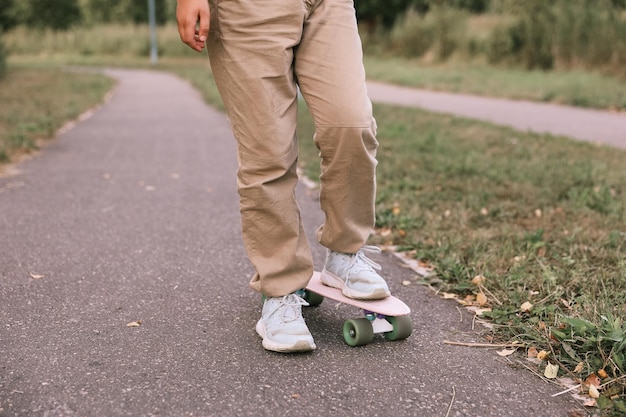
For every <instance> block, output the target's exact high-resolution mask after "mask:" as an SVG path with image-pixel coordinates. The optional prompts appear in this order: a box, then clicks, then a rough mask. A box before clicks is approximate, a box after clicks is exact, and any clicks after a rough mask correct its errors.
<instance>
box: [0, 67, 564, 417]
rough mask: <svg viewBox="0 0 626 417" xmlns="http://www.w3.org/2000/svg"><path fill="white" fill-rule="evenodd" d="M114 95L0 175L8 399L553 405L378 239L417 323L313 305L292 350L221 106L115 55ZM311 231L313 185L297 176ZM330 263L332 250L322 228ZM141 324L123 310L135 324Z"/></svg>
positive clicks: (409, 406)
mask: <svg viewBox="0 0 626 417" xmlns="http://www.w3.org/2000/svg"><path fill="white" fill-rule="evenodd" d="M107 73H108V74H110V75H111V76H113V77H115V78H116V79H118V81H119V85H118V86H117V88H116V89H115V93H114V95H113V97H112V99H111V100H110V101H108V102H107V103H106V104H105V105H104V106H102V108H100V109H99V110H98V111H96V112H95V114H94V115H93V116H92V117H91V118H89V119H87V120H85V121H83V122H81V123H78V124H77V125H76V126H75V127H74V128H73V129H71V130H69V131H67V132H65V133H63V134H62V135H60V137H59V138H58V140H55V141H54V142H52V143H51V144H50V145H49V146H46V148H45V149H44V150H43V151H42V152H41V153H40V154H39V155H38V156H36V157H34V158H31V159H29V160H27V161H25V162H23V163H22V164H20V165H19V170H20V171H21V173H20V174H18V175H14V176H11V177H7V178H2V179H0V416H1V417H13V416H29V417H31V416H34V417H38V416H41V417H44V416H45V417H55V416H81V417H89V416H94V417H95V416H110V417H112V416H176V417H178V416H220V417H230V416H237V417H238V416H272V417H278V416H294V415H298V416H320V415H324V416H342V417H344V416H348V417H349V416H396V417H402V416H428V417H430V416H441V417H444V416H454V417H460V416H467V417H481V416H482V417H488V416H498V417H528V416H533V417H556V416H562V417H565V416H566V415H567V410H570V409H572V408H574V407H576V404H575V402H574V401H573V400H572V399H571V398H570V397H569V396H568V395H562V396H558V397H554V398H553V397H551V394H554V393H556V392H558V391H559V390H560V387H558V386H555V385H553V384H550V383H546V382H544V381H542V380H541V379H539V378H537V377H535V376H534V375H532V374H531V373H530V372H527V371H525V370H523V369H520V368H519V367H517V366H512V365H511V363H510V362H509V360H508V359H505V358H501V357H499V356H498V355H496V354H495V352H494V350H484V349H472V348H467V347H460V346H450V345H447V344H444V343H443V341H444V340H446V339H452V340H457V341H465V342H471V341H476V342H478V341H482V340H483V339H482V338H481V337H479V336H478V335H477V334H476V332H475V331H473V330H472V320H471V317H470V316H469V315H468V314H466V313H465V312H464V311H462V310H459V309H458V308H457V306H456V304H455V303H453V302H450V301H446V300H442V299H440V298H439V297H436V296H433V294H431V293H430V292H429V290H427V289H426V288H424V287H421V286H416V285H409V286H406V285H402V283H403V281H405V280H411V279H412V278H413V276H414V274H413V273H412V272H411V271H409V270H407V269H406V268H403V267H402V265H400V264H399V263H398V261H397V260H396V259H395V258H394V257H392V256H391V255H385V256H382V257H381V258H380V259H379V261H381V263H382V264H383V266H384V270H385V275H386V277H387V278H388V281H389V284H390V287H391V289H392V292H393V293H395V294H396V295H397V296H399V297H400V298H402V299H403V300H405V301H406V302H407V303H408V304H409V305H410V307H411V308H412V310H413V313H412V317H413V321H414V324H415V330H414V334H413V336H411V337H410V338H409V339H407V340H405V341H400V342H385V341H384V340H382V339H378V340H376V341H375V342H374V343H373V344H371V345H368V346H366V347H362V348H351V347H349V346H347V345H346V344H345V343H344V342H343V340H342V337H341V326H342V322H343V320H344V319H346V318H351V317H353V316H354V315H355V314H356V312H355V311H354V310H353V309H352V308H350V307H347V306H341V305H335V303H333V302H329V301H326V302H324V303H323V304H322V305H321V306H319V307H316V308H310V309H306V310H305V316H306V318H307V322H308V323H309V326H310V328H311V331H312V333H313V335H314V336H315V339H316V342H317V345H318V349H317V350H316V351H315V352H313V353H311V354H306V355H287V356H285V355H280V354H274V353H271V352H267V351H265V350H263V348H262V347H261V343H260V340H259V338H258V337H257V336H256V334H255V332H254V325H255V323H256V320H257V319H258V317H259V314H260V307H261V301H260V298H259V297H258V295H256V294H254V293H253V292H252V291H251V290H249V289H248V286H247V282H248V277H249V276H250V275H251V273H252V269H251V267H250V265H249V264H248V262H247V260H246V257H245V254H244V250H243V246H242V243H241V240H240V233H239V229H240V225H239V213H238V203H237V201H238V197H237V193H236V190H235V187H236V184H235V171H236V157H235V147H234V143H233V139H232V136H231V133H230V129H229V127H228V124H227V120H226V118H225V116H224V115H223V114H221V113H219V112H217V111H215V110H214V109H212V108H210V107H208V106H207V105H206V104H205V103H204V102H203V101H202V99H201V97H200V95H199V94H198V93H197V92H196V91H194V90H193V89H192V88H191V87H190V85H189V84H188V83H186V82H184V81H181V80H180V79H178V78H176V77H174V76H172V75H169V74H165V73H159V72H152V71H132V70H111V71H107ZM298 192H299V199H300V204H301V207H302V210H303V216H304V220H305V222H306V230H307V233H308V235H309V238H310V241H311V242H314V241H315V239H314V231H315V228H316V227H317V225H318V224H319V223H320V221H321V214H320V211H319V207H318V205H319V203H318V201H317V195H316V194H315V193H312V192H311V191H308V190H305V189H299V190H298ZM313 249H314V256H315V259H316V263H317V265H318V267H319V265H320V263H321V260H322V257H323V249H322V248H321V247H319V245H314V246H313ZM139 322H140V325H139V326H138V327H128V324H130V323H137V324H139Z"/></svg>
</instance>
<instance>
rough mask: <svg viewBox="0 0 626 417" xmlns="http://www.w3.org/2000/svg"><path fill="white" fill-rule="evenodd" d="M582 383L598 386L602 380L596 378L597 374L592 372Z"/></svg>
mask: <svg viewBox="0 0 626 417" xmlns="http://www.w3.org/2000/svg"><path fill="white" fill-rule="evenodd" d="M584 384H585V385H589V386H595V387H599V386H600V385H602V382H600V378H598V375H596V374H594V373H592V374H591V375H589V376H588V377H587V378H586V379H585V382H584Z"/></svg>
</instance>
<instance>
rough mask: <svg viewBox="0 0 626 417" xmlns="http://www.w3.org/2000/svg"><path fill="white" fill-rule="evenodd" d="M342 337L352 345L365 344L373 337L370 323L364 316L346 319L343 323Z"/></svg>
mask: <svg viewBox="0 0 626 417" xmlns="http://www.w3.org/2000/svg"><path fill="white" fill-rule="evenodd" d="M343 339H344V340H345V341H346V343H347V344H348V345H350V346H353V347H354V346H363V345H367V344H368V343H370V342H371V341H372V340H373V339H374V329H373V328H372V323H371V322H370V321H369V320H368V319H366V318H361V319H354V320H346V321H345V322H344V323H343Z"/></svg>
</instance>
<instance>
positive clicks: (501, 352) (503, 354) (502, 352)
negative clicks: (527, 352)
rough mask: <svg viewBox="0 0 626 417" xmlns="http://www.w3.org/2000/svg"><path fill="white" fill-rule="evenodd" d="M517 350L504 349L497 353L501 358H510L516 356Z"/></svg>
mask: <svg viewBox="0 0 626 417" xmlns="http://www.w3.org/2000/svg"><path fill="white" fill-rule="evenodd" d="M516 350H517V349H502V350H499V351H497V352H496V353H497V354H498V355H499V356H509V355H512V354H514V353H515V351H516Z"/></svg>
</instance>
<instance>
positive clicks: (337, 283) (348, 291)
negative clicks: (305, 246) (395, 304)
mask: <svg viewBox="0 0 626 417" xmlns="http://www.w3.org/2000/svg"><path fill="white" fill-rule="evenodd" d="M320 279H321V281H322V284H324V285H326V286H328V287H332V288H337V289H339V290H341V293H342V294H343V295H345V296H346V297H348V298H353V299H355V300H382V299H383V298H387V297H389V296H390V295H391V293H390V292H389V291H387V290H385V289H384V288H377V289H376V290H374V291H373V292H371V293H365V292H360V291H356V290H353V289H352V288H348V287H347V286H346V283H345V282H344V280H343V279H341V278H339V277H338V276H337V275H335V274H333V273H332V272H330V271H328V270H326V269H325V268H324V269H323V270H322V273H321V274H320Z"/></svg>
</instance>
